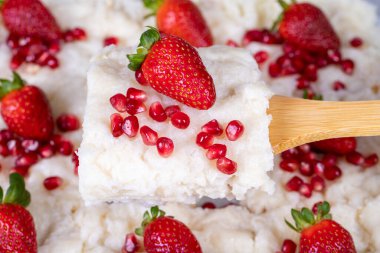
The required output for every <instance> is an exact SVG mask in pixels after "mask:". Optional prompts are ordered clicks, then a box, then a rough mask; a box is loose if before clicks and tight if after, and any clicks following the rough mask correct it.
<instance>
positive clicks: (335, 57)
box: [327, 49, 342, 63]
mask: <svg viewBox="0 0 380 253" xmlns="http://www.w3.org/2000/svg"><path fill="white" fill-rule="evenodd" d="M327 58H328V59H329V60H330V61H331V62H333V63H339V62H340V61H341V60H342V55H341V53H340V52H339V51H337V50H332V49H329V50H327Z"/></svg>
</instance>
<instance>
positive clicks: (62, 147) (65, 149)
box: [57, 140, 74, 156]
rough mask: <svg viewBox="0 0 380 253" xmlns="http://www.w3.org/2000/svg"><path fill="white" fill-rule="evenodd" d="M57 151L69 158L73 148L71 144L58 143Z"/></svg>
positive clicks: (65, 142) (66, 142)
mask: <svg viewBox="0 0 380 253" xmlns="http://www.w3.org/2000/svg"><path fill="white" fill-rule="evenodd" d="M57 150H58V152H59V153H61V154H62V155H65V156H69V155H71V154H72V153H73V151H74V147H73V144H71V142H69V141H66V140H64V141H61V142H60V143H58V147H57Z"/></svg>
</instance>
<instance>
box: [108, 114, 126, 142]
mask: <svg viewBox="0 0 380 253" xmlns="http://www.w3.org/2000/svg"><path fill="white" fill-rule="evenodd" d="M110 118H111V133H112V135H113V137H119V136H120V135H122V134H123V129H122V125H123V117H121V115H120V114H118V113H114V114H112V115H111V117H110Z"/></svg>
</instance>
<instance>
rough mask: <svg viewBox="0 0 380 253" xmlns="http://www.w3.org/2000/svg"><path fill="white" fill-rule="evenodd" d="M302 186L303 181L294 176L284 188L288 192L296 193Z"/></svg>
mask: <svg viewBox="0 0 380 253" xmlns="http://www.w3.org/2000/svg"><path fill="white" fill-rule="evenodd" d="M302 184H303V180H302V179H301V178H299V177H298V176H294V177H292V178H291V179H290V180H289V181H288V182H287V183H286V185H285V188H286V190H288V191H290V192H297V191H299V189H300V187H301V185H302Z"/></svg>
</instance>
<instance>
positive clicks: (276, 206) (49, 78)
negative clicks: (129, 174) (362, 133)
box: [0, 0, 380, 253]
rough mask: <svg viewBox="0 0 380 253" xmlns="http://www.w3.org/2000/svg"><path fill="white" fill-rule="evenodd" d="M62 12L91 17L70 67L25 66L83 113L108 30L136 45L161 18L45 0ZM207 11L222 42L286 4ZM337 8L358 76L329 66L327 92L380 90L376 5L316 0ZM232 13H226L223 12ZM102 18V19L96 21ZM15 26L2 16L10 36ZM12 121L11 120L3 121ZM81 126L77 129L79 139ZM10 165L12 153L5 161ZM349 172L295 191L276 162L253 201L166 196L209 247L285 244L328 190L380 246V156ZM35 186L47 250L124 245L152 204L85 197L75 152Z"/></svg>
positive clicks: (45, 165)
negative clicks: (308, 193)
mask: <svg viewBox="0 0 380 253" xmlns="http://www.w3.org/2000/svg"><path fill="white" fill-rule="evenodd" d="M44 2H45V3H46V4H47V6H48V7H49V8H50V9H51V10H52V12H53V13H54V14H55V16H56V17H57V19H58V21H59V23H60V24H61V26H62V27H63V28H70V27H74V26H82V27H84V28H85V29H86V30H87V32H88V34H89V40H88V41H86V42H78V43H71V44H67V45H65V46H64V47H63V49H62V51H61V52H60V53H59V56H58V57H59V59H60V61H61V67H60V68H59V69H58V70H56V71H51V70H50V69H36V68H34V67H33V68H30V67H23V68H22V69H21V70H20V74H21V75H22V76H23V77H24V79H26V80H28V81H29V82H30V83H33V84H36V85H38V86H40V87H42V88H43V89H44V91H45V92H46V93H47V95H48V97H49V99H50V102H51V104H52V107H53V111H54V114H55V116H57V115H59V113H61V112H71V113H76V114H77V115H78V116H80V118H81V119H83V113H84V107H85V100H86V81H85V79H86V72H87V69H88V67H89V60H90V58H91V57H92V56H93V55H95V54H96V53H98V52H99V50H100V49H101V47H102V40H103V38H104V37H105V36H107V35H116V36H118V37H119V38H121V39H122V43H121V45H123V46H135V45H136V44H137V42H138V38H139V36H140V33H141V32H142V31H143V30H144V26H145V25H148V24H153V20H152V19H149V20H147V21H143V19H142V17H143V15H144V14H145V12H144V11H143V8H142V5H141V3H140V1H138V0H134V1H132V0H128V1H101V0H99V1H85V0H82V1H74V0H65V1H56V0H48V1H44ZM197 2H198V3H199V6H200V8H201V10H202V12H204V13H205V17H206V19H207V20H208V22H209V23H210V24H211V25H212V31H213V33H214V37H215V39H216V42H217V43H219V44H223V43H224V42H225V40H226V39H230V38H231V39H234V40H237V41H239V40H240V39H241V36H242V34H243V33H244V31H245V30H246V29H248V28H253V27H263V26H267V27H268V26H270V24H271V21H272V20H273V19H274V18H275V16H276V15H277V13H276V11H275V10H279V8H278V6H277V4H276V1H274V0H270V1H269V0H265V1H264V0H256V1H255V0H250V1H243V0H241V1H238V0H235V1H228V0H223V1H217V0H207V1H206V0H202V1H197ZM313 2H314V3H316V4H317V5H318V6H320V7H321V8H322V9H323V10H324V11H325V12H326V13H327V14H328V16H329V17H330V19H331V20H332V23H333V25H334V28H335V29H336V30H337V32H338V33H339V36H340V38H342V41H343V55H345V56H346V57H352V58H354V60H355V64H356V67H357V68H356V71H355V73H354V75H353V76H350V77H347V76H345V75H343V74H341V71H340V70H339V69H338V68H334V67H328V68H326V69H325V70H323V71H322V72H321V75H320V77H319V78H320V79H319V82H318V87H320V89H321V92H322V93H323V95H324V96H325V98H326V99H331V100H340V99H346V100H362V99H379V98H380V95H379V94H376V93H374V92H373V86H376V85H380V77H379V75H378V72H379V69H378V67H377V66H378V62H379V61H380V56H379V45H380V43H379V42H380V39H379V34H380V33H379V28H377V27H376V26H375V23H376V14H375V9H374V8H373V7H372V6H370V5H369V4H367V3H366V2H364V1H363V0H352V1H350V3H349V4H347V1H346V0H335V1H329V0H319V1H316V0H314V1H313ZM221 13H222V14H221ZM94 20H96V21H97V22H95V21H94ZM5 36H6V32H5V31H4V28H3V26H2V25H0V40H1V41H4V40H5ZM352 36H360V37H362V38H363V39H364V41H365V44H364V46H363V47H362V48H361V49H351V48H350V47H349V46H348V40H349V39H350V38H351V37H352ZM248 48H249V50H251V51H252V52H254V50H258V48H261V49H265V50H268V52H271V56H273V57H276V54H277V55H278V54H279V53H280V49H279V47H276V46H273V47H268V46H263V45H258V44H255V43H252V44H251V45H249V47H248ZM9 56H10V54H9V50H8V48H7V47H6V46H5V45H4V44H0V58H1V59H2V60H1V61H0V76H1V77H10V76H11V73H10V71H9V69H8V62H9ZM263 75H264V79H265V81H266V82H267V83H268V84H269V85H270V87H271V90H272V91H273V92H274V93H277V94H283V95H294V94H296V93H297V92H296V91H295V89H294V84H293V83H292V82H294V78H292V77H289V78H280V79H275V80H270V79H269V78H268V77H267V76H266V71H264V72H263ZM335 78H337V79H343V78H344V79H343V80H342V81H345V82H346V83H347V86H348V89H347V90H344V91H339V92H334V91H332V90H331V89H330V81H331V80H335ZM0 125H1V126H2V127H3V126H4V124H3V123H2V122H1V123H0ZM81 134H82V133H81V131H78V132H75V133H72V134H68V135H66V137H68V138H70V139H71V140H72V141H73V142H74V143H75V145H76V146H77V147H78V146H79V143H80V141H81ZM359 145H360V151H362V152H363V153H365V152H367V154H369V153H372V152H376V151H378V150H380V139H379V138H362V139H360V140H359ZM1 163H2V165H3V170H4V168H9V166H8V167H7V164H8V163H9V161H8V160H6V161H3V159H2V161H1ZM340 166H341V167H342V169H343V177H342V178H341V179H339V180H338V181H337V182H335V183H334V184H332V185H330V186H329V187H328V190H327V192H326V193H324V194H323V195H319V194H314V196H313V197H312V198H311V199H305V198H303V197H300V196H299V195H298V194H296V193H288V192H286V191H285V190H284V189H283V188H282V185H283V184H284V183H285V182H286V180H287V179H288V178H289V177H290V175H288V174H286V173H284V172H282V171H280V170H279V169H278V168H277V167H275V169H274V172H273V173H272V175H271V176H272V178H273V179H274V180H275V182H277V187H276V191H275V193H274V195H272V196H269V195H268V194H266V193H263V192H261V191H252V192H250V193H249V197H250V198H249V200H248V201H245V202H244V203H242V204H243V205H244V207H238V206H229V207H228V208H224V209H217V210H203V209H200V208H193V207H191V206H185V205H169V206H162V208H163V209H164V210H166V211H167V212H168V213H169V214H171V215H174V216H175V217H177V218H178V219H180V220H182V221H183V222H185V223H186V224H187V225H189V227H190V228H191V229H192V230H193V231H194V233H195V234H196V236H197V238H198V239H199V241H200V243H201V245H202V248H203V249H204V252H218V253H219V252H221V253H223V252H260V253H261V252H264V253H265V252H275V251H276V250H279V249H280V244H281V243H282V240H283V239H284V238H293V239H297V235H296V234H295V233H294V232H292V231H291V230H290V229H289V228H287V227H286V225H285V224H284V222H283V218H284V217H286V218H290V217H289V214H290V208H293V207H301V206H311V205H312V204H314V203H315V202H316V201H319V200H321V199H326V200H328V201H330V202H331V203H332V212H333V216H334V218H335V219H336V220H337V221H338V222H340V223H341V224H342V225H343V226H345V227H346V228H347V229H348V230H349V231H350V232H351V233H352V235H353V238H354V241H355V245H356V247H357V251H358V252H363V253H364V252H366V253H367V252H379V251H380V232H379V230H378V227H379V225H380V220H379V218H378V217H379V216H378V210H379V208H380V204H379V203H380V198H379V195H380V184H379V183H378V182H379V180H380V179H379V174H380V166H379V165H378V166H376V167H374V168H371V169H368V170H366V171H364V172H363V171H361V170H360V169H359V168H357V167H354V166H351V165H348V164H347V163H346V162H343V161H342V162H341V164H340ZM51 175H60V176H62V177H63V178H64V181H65V183H64V186H63V187H61V188H60V189H57V190H55V191H52V192H48V191H46V190H45V189H44V187H43V185H42V181H43V180H44V179H45V178H46V177H47V176H51ZM6 182H7V176H6V173H0V184H1V185H2V186H3V187H4V186H5V185H6ZM27 187H28V188H29V189H30V191H31V193H32V203H31V206H30V207H29V210H30V211H31V212H32V214H33V216H34V219H35V221H36V225H37V234H38V242H39V252H43V253H44V252H46V253H47V252H58V253H60V252H62V253H63V252H64V253H67V252H69V253H71V252H73V253H77V252H115V253H117V252H120V247H121V245H122V243H123V241H124V236H125V234H126V233H128V232H132V231H133V229H134V228H135V227H136V226H137V225H138V224H139V223H140V222H141V217H142V214H143V211H145V209H146V208H147V207H144V206H140V205H137V204H135V205H132V204H113V205H108V204H103V205H99V206H91V207H85V206H84V204H83V201H82V200H81V198H80V195H79V191H78V178H77V177H76V176H74V174H73V165H72V163H71V160H70V158H66V157H59V156H56V157H54V158H52V159H49V160H45V161H43V162H40V163H38V164H37V165H35V166H33V168H32V171H31V175H30V177H29V178H28V179H27Z"/></svg>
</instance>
